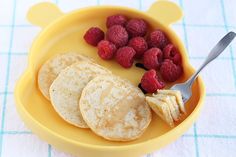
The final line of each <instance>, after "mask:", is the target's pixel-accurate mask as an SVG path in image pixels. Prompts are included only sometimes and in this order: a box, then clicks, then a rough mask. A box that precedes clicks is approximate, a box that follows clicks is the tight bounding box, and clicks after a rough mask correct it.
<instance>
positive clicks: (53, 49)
mask: <svg viewBox="0 0 236 157" xmlns="http://www.w3.org/2000/svg"><path fill="white" fill-rule="evenodd" d="M117 13H119V14H124V15H126V16H128V17H130V18H131V17H136V18H137V17H138V18H143V19H145V20H146V21H147V22H148V23H149V24H150V28H151V29H155V28H160V29H161V30H163V31H164V32H166V34H167V35H168V37H169V38H170V40H171V41H172V42H173V43H174V44H175V45H176V46H177V47H178V49H179V50H180V52H181V54H182V57H183V66H184V75H183V76H182V77H181V78H180V79H179V80H178V81H177V82H183V81H185V80H186V79H187V78H188V77H189V76H190V75H191V74H192V73H193V72H194V70H193V68H192V67H191V66H190V65H189V60H188V58H187V55H186V54H187V53H186V50H185V48H184V46H183V44H182V42H181V41H180V39H179V38H178V37H177V35H176V34H175V32H174V31H173V30H172V29H171V28H170V24H171V23H173V22H176V21H177V20H179V19H180V18H181V17H182V12H181V10H180V8H179V7H178V6H177V5H175V4H174V3H171V2H168V1H157V2H155V3H154V4H153V5H152V6H151V8H150V9H149V10H148V11H147V12H141V11H138V10H134V9H130V8H126V7H114V6H96V7H89V8H84V9H79V10H76V11H73V12H70V13H67V14H64V13H62V12H61V11H60V10H59V9H58V8H57V6H55V5H54V4H51V3H40V4H37V5H35V6H33V7H32V8H31V9H30V10H29V12H28V19H29V21H30V22H31V23H33V24H35V25H38V26H40V27H42V28H43V30H42V32H41V33H40V34H39V35H38V37H37V38H36V40H35V41H34V43H33V45H32V48H31V50H30V54H29V64H28V68H27V69H26V71H25V72H24V74H23V75H22V77H21V78H20V80H19V82H18V83H17V86H16V89H15V98H16V104H17V105H16V107H17V110H18V112H19V114H20V116H21V118H22V120H23V121H24V122H25V124H26V125H27V126H28V127H29V128H30V129H31V130H32V131H33V133H35V134H37V135H38V136H39V137H40V138H42V139H43V140H45V141H47V142H48V143H50V144H52V145H53V146H55V147H57V148H58V149H60V150H63V151H65V152H68V153H71V154H74V155H79V156H83V157H84V156H86V157H94V156H96V157H110V156H111V155H112V156H113V157H121V156H122V157H136V156H141V155H143V154H146V153H149V152H153V151H155V150H157V149H159V148H161V147H163V146H165V145H167V144H169V143H170V142H172V141H174V140H175V139H177V138H178V137H179V136H181V135H182V134H183V133H184V132H185V131H186V130H187V129H188V128H189V127H190V126H191V125H192V124H193V122H194V121H195V119H196V118H197V116H198V114H199V111H200V109H201V107H202V104H203V100H204V97H205V88H204V85H203V82H202V80H201V79H200V78H198V79H197V81H196V82H195V83H194V86H193V96H192V98H191V100H190V101H189V102H188V103H187V104H186V108H187V112H188V115H187V116H186V117H184V118H185V120H184V121H182V122H181V123H180V124H179V125H178V126H176V127H175V128H173V129H171V128H169V127H168V126H167V125H166V124H165V123H164V122H163V121H161V120H160V119H159V118H158V117H157V116H156V115H153V119H152V122H151V124H150V126H149V127H148V129H147V131H146V132H145V133H144V135H143V136H142V137H141V138H139V139H138V140H135V141H131V142H110V141H107V140H104V139H102V138H100V137H98V136H96V135H95V134H94V133H93V132H91V131H90V130H89V129H79V128H76V127H74V126H72V125H70V124H68V123H66V122H65V121H63V120H62V119H61V118H60V117H59V116H58V115H57V113H56V112H55V111H54V109H53V107H52V105H51V104H50V102H49V101H47V100H46V99H45V98H44V97H43V95H42V94H41V93H40V91H39V90H38V87H37V72H38V70H39V68H40V66H41V65H42V64H43V63H44V62H45V61H46V60H47V59H48V58H50V57H52V56H54V55H55V54H58V53H62V52H69V51H76V52H78V53H82V54H86V55H88V56H90V57H92V58H94V59H95V60H96V61H97V62H98V63H99V64H101V65H103V66H105V67H108V68H109V69H111V70H112V71H113V72H114V73H115V74H117V75H120V76H121V77H124V78H128V79H129V80H131V81H132V82H133V83H134V84H136V85H138V83H139V81H140V78H141V76H142V74H143V73H144V71H143V70H142V69H139V68H136V67H135V66H133V67H132V68H131V69H129V70H126V69H123V68H121V67H120V66H119V65H118V64H117V63H115V62H114V61H103V60H101V59H99V57H98V56H97V53H96V48H94V47H92V46H89V45H88V44H86V43H85V41H84V40H83V35H84V33H85V31H86V30H87V29H88V28H89V27H92V26H98V27H100V28H102V29H103V30H104V31H106V27H105V21H106V17H107V16H109V15H113V14H117ZM177 82H176V83H177ZM170 85H171V84H169V86H170Z"/></svg>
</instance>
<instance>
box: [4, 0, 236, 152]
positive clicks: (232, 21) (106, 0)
mask: <svg viewBox="0 0 236 157" xmlns="http://www.w3.org/2000/svg"><path fill="white" fill-rule="evenodd" d="M153 1H154V0H70V1H68V0H54V1H51V2H53V3H56V4H57V5H58V6H59V7H60V8H61V9H62V10H63V11H65V12H67V11H70V10H73V9H77V8H81V7H85V6H92V5H103V4H112V5H121V6H128V7H132V8H136V9H140V10H147V9H148V8H149V6H150V5H151V4H152V3H153ZM37 2H42V1H41V0H0V131H1V134H0V157H19V156H20V157H69V156H70V155H67V154H64V153H62V152H60V151H58V150H56V149H54V148H53V147H51V146H50V145H48V144H47V143H45V142H43V141H41V140H39V139H38V138H37V137H36V136H35V135H33V134H32V133H31V131H29V130H28V129H27V128H26V127H25V126H24V124H23V122H22V121H21V120H20V118H19V116H18V114H17V113H16V109H15V104H14V103H15V102H14V98H13V92H14V86H15V82H16V80H17V79H18V78H19V76H20V75H21V74H22V72H23V71H24V69H25V68H26V65H27V55H28V51H29V48H30V45H31V43H32V41H33V39H34V38H35V36H36V35H37V34H38V33H39V31H40V28H38V27H35V26H32V25H30V24H29V23H28V22H27V21H26V18H25V16H26V12H27V10H28V9H29V7H30V6H31V5H33V4H34V3H37ZM175 2H176V3H178V4H179V5H180V6H181V7H182V9H183V10H184V13H185V16H184V19H183V20H182V21H181V22H179V23H177V24H174V25H173V28H174V29H175V30H176V32H177V33H178V35H179V36H180V37H181V38H182V41H183V42H184V43H185V45H186V48H187V50H188V52H189V57H190V60H191V64H192V65H193V66H194V67H196V68H197V67H199V66H200V64H201V63H202V62H203V60H204V58H205V57H206V55H207V54H208V52H209V51H210V49H211V48H212V46H213V45H214V44H215V43H216V42H217V41H218V40H219V39H220V38H221V37H222V36H223V35H224V34H226V32H228V31H230V30H234V31H236V9H235V6H236V1H235V0H185V1H184V0H175ZM235 57H236V42H235V41H234V42H233V44H232V46H231V47H230V48H227V50H226V51H225V52H224V54H222V55H221V56H220V57H219V58H218V59H217V60H216V61H214V62H213V63H212V64H210V65H209V66H208V68H207V69H206V70H204V71H203V72H202V73H201V76H202V77H203V79H204V81H205V84H206V88H207V97H206V101H205V105H204V108H203V110H202V113H201V115H200V118H199V119H198V120H197V122H196V123H195V124H194V125H193V127H192V128H191V129H190V130H189V131H188V132H186V133H185V134H184V135H183V136H182V137H181V138H179V139H178V140H177V141H175V142H174V143H172V144H170V145H169V146H167V147H165V148H163V149H161V150H159V151H157V152H155V153H152V154H148V155H146V156H147V157H157V156H162V157H173V156H175V157H190V156H193V157H205V156H207V157H215V156H227V157H230V156H231V157H235V156H236V58H235Z"/></svg>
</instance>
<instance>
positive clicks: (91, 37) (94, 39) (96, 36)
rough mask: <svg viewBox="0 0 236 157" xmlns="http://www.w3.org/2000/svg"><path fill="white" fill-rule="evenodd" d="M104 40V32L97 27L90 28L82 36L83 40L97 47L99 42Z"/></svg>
mask: <svg viewBox="0 0 236 157" xmlns="http://www.w3.org/2000/svg"><path fill="white" fill-rule="evenodd" d="M103 39H104V32H103V31H102V30H101V29H100V28H98V27H91V28H89V30H87V32H86V33H85V35H84V40H85V41H86V42H87V43H88V44H90V45H93V46H97V44H98V43H99V41H101V40H103Z"/></svg>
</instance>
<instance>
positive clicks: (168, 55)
mask: <svg viewBox="0 0 236 157" xmlns="http://www.w3.org/2000/svg"><path fill="white" fill-rule="evenodd" d="M163 53H164V58H165V59H170V60H172V61H173V62H174V63H175V64H181V55H180V53H179V51H178V49H177V48H176V47H175V46H174V45H173V44H168V45H167V46H166V47H165V48H164V49H163Z"/></svg>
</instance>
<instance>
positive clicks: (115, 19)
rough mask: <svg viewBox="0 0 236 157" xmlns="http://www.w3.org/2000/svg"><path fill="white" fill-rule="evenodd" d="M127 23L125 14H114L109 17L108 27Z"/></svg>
mask: <svg viewBox="0 0 236 157" xmlns="http://www.w3.org/2000/svg"><path fill="white" fill-rule="evenodd" d="M126 23H127V18H126V17H125V16H124V15H112V16H109V17H108V18H107V22H106V25H107V28H110V27H111V26H113V25H121V26H125V24H126Z"/></svg>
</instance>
